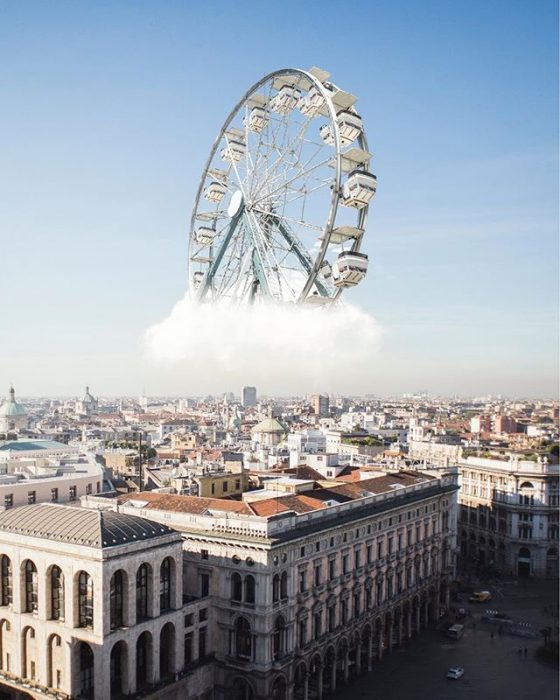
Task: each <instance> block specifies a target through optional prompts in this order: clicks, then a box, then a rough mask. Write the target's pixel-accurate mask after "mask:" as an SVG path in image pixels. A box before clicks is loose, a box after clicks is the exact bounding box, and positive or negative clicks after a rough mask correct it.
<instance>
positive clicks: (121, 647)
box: [109, 641, 128, 697]
mask: <svg viewBox="0 0 560 700" xmlns="http://www.w3.org/2000/svg"><path fill="white" fill-rule="evenodd" d="M127 657H128V650H127V646H126V642H123V641H120V642H117V643H116V644H115V646H114V647H113V648H112V649H111V660H110V670H109V672H110V675H111V697H119V696H121V695H122V694H123V687H124V686H125V685H127V683H128V679H127V678H126V677H125V676H126V664H127V661H128V658H127Z"/></svg>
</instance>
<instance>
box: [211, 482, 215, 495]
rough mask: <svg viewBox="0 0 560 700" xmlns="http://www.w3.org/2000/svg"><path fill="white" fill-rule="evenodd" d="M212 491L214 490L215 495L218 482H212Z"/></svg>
mask: <svg viewBox="0 0 560 700" xmlns="http://www.w3.org/2000/svg"><path fill="white" fill-rule="evenodd" d="M211 492H212V495H214V494H215V493H216V484H212V488H211Z"/></svg>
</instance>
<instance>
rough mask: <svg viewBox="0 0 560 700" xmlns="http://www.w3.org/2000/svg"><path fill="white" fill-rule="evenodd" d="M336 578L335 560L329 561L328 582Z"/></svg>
mask: <svg viewBox="0 0 560 700" xmlns="http://www.w3.org/2000/svg"><path fill="white" fill-rule="evenodd" d="M335 576H336V559H329V581H332V580H333V579H334V578H335Z"/></svg>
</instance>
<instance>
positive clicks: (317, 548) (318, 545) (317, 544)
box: [315, 542, 321, 552]
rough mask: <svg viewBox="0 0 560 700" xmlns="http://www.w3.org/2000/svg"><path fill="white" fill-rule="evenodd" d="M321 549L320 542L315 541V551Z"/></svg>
mask: <svg viewBox="0 0 560 700" xmlns="http://www.w3.org/2000/svg"><path fill="white" fill-rule="evenodd" d="M320 549H321V543H320V542H315V551H316V552H318V551H319V550H320Z"/></svg>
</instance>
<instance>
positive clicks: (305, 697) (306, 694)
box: [303, 671, 309, 700]
mask: <svg viewBox="0 0 560 700" xmlns="http://www.w3.org/2000/svg"><path fill="white" fill-rule="evenodd" d="M303 700H309V676H308V675H307V671H306V672H305V676H304V677H303Z"/></svg>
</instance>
